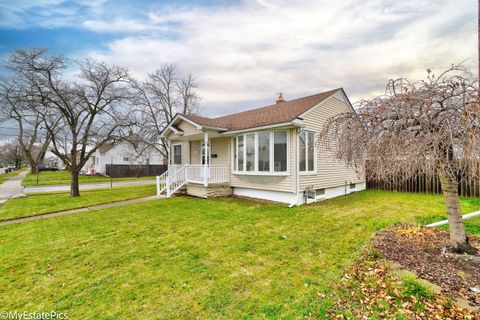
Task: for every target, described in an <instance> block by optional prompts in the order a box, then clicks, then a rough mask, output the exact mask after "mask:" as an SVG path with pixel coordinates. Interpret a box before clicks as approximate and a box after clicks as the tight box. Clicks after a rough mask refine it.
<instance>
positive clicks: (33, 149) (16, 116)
mask: <svg viewBox="0 0 480 320" xmlns="http://www.w3.org/2000/svg"><path fill="white" fill-rule="evenodd" d="M28 85H29V84H28V83H25V82H22V81H21V79H15V78H11V79H3V80H2V81H1V82H0V109H1V110H0V113H1V114H2V116H3V118H4V119H5V120H8V119H13V120H15V122H16V123H17V126H18V131H19V137H18V141H19V143H20V147H21V148H22V150H23V154H24V155H25V158H26V159H27V160H28V162H29V164H30V168H31V171H32V172H33V173H37V172H38V167H39V166H40V164H41V163H42V162H43V159H44V158H45V154H46V152H47V150H48V147H49V145H50V143H51V138H50V134H49V133H48V132H47V131H42V130H41V129H42V125H43V118H42V117H41V116H40V115H39V114H38V113H36V112H34V110H35V108H34V106H33V105H32V104H33V103H35V101H34V100H32V98H31V92H32V88H30V87H28Z"/></svg>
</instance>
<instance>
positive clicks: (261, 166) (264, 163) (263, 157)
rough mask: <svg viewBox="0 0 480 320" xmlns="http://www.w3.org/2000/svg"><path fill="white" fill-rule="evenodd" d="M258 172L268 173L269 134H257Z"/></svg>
mask: <svg viewBox="0 0 480 320" xmlns="http://www.w3.org/2000/svg"><path fill="white" fill-rule="evenodd" d="M258 171H270V132H259V133H258Z"/></svg>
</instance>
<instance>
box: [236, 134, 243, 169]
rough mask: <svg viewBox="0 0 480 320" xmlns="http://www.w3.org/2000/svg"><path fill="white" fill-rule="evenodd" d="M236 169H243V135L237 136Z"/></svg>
mask: <svg viewBox="0 0 480 320" xmlns="http://www.w3.org/2000/svg"><path fill="white" fill-rule="evenodd" d="M237 139H238V171H243V136H238V138H237Z"/></svg>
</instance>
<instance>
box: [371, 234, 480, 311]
mask: <svg viewBox="0 0 480 320" xmlns="http://www.w3.org/2000/svg"><path fill="white" fill-rule="evenodd" d="M469 240H470V243H471V244H472V245H473V246H474V247H476V248H479V249H480V241H479V239H478V238H477V237H474V236H471V237H470V238H469ZM449 246H450V241H449V234H448V232H445V231H441V230H437V229H432V228H425V227H418V226H403V227H399V226H398V227H393V228H389V229H385V230H383V231H381V232H380V233H378V234H377V236H376V237H375V240H374V247H375V249H377V250H378V251H380V252H381V254H382V255H383V256H384V257H385V258H386V259H388V260H390V261H394V262H397V263H399V264H401V265H402V266H403V267H404V268H406V269H408V270H410V271H413V272H415V273H416V274H417V275H418V276H419V277H420V278H422V279H425V280H428V281H430V282H432V283H435V284H437V285H438V286H440V287H441V288H442V290H443V291H444V292H445V293H446V294H447V295H448V296H453V297H462V298H464V299H466V300H468V301H469V303H470V305H472V306H480V294H478V293H474V292H472V291H470V288H480V265H479V264H478V262H477V263H476V262H475V261H474V260H471V259H465V256H464V257H462V256H459V255H457V254H453V253H449V250H448V249H449Z"/></svg>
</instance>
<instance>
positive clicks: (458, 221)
mask: <svg viewBox="0 0 480 320" xmlns="http://www.w3.org/2000/svg"><path fill="white" fill-rule="evenodd" d="M427 73H428V76H427V78H426V79H425V80H422V81H415V82H411V81H408V80H407V79H405V78H400V79H397V80H390V81H389V83H388V85H387V88H386V91H385V94H384V95H382V96H379V97H376V98H374V99H371V100H362V101H360V102H359V103H358V105H357V106H356V111H357V113H356V114H352V113H344V114H340V115H338V116H335V117H333V118H331V119H329V120H328V121H327V123H326V125H325V127H324V129H323V131H322V133H321V135H320V136H321V138H320V139H321V140H322V142H323V143H325V144H327V145H328V147H329V148H331V149H334V150H335V152H336V153H337V156H338V157H340V158H342V159H344V160H345V161H346V162H347V163H349V164H351V165H353V166H356V167H357V168H359V169H360V168H362V167H363V164H364V163H365V161H366V163H367V166H366V172H365V173H366V176H367V178H368V179H371V180H383V181H393V179H398V178H399V177H402V178H403V179H409V178H412V177H415V176H417V175H419V174H426V175H429V176H433V175H434V174H438V176H439V178H440V182H441V187H442V191H443V196H444V199H445V204H446V212H447V215H448V221H449V230H450V241H451V246H452V249H453V251H455V252H459V253H469V254H476V250H475V249H474V248H473V247H472V246H471V245H470V244H469V241H468V237H467V234H466V232H465V226H464V223H463V220H462V213H461V208H460V201H459V195H458V183H459V179H461V177H462V176H467V175H470V176H473V177H477V178H478V175H479V171H478V163H479V156H480V107H479V103H478V83H477V78H476V77H475V76H474V75H473V74H472V73H471V72H469V71H468V70H467V69H466V68H464V67H462V66H461V65H456V66H452V67H451V68H450V69H448V70H446V71H445V72H443V73H441V74H440V75H439V76H435V75H434V74H433V73H432V72H431V70H427Z"/></svg>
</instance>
